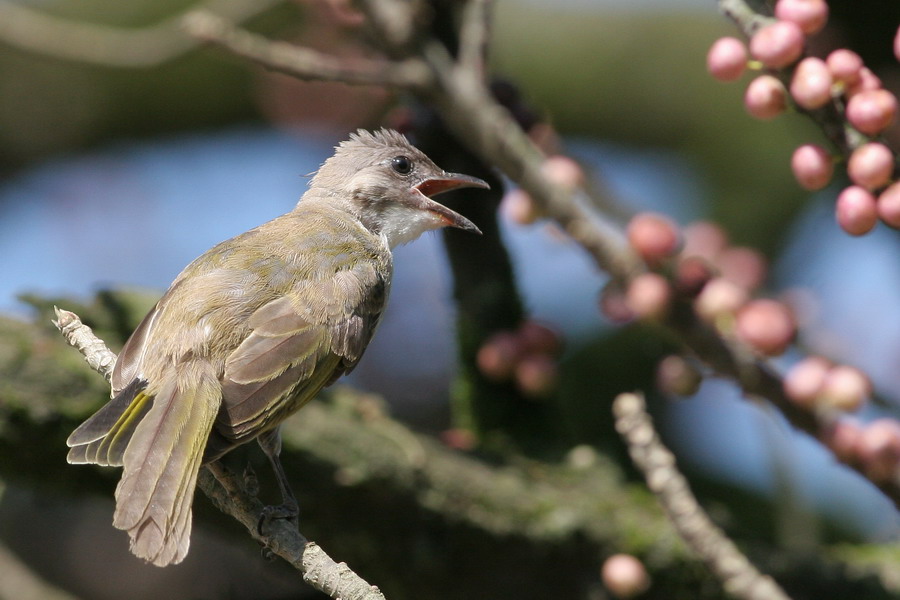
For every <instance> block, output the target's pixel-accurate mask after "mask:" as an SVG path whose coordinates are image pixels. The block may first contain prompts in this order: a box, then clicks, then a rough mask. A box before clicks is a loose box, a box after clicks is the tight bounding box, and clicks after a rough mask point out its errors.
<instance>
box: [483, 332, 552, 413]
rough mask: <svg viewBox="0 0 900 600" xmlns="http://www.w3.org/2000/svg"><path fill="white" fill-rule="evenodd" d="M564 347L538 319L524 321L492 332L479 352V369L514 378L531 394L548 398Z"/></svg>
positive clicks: (495, 378)
mask: <svg viewBox="0 0 900 600" xmlns="http://www.w3.org/2000/svg"><path fill="white" fill-rule="evenodd" d="M561 351H562V340H561V338H560V336H559V334H558V333H557V332H555V331H554V330H552V329H550V328H549V327H547V326H545V325H542V324H540V323H537V322H535V321H525V322H523V323H522V325H521V326H520V327H519V329H518V330H516V331H498V332H497V333H495V334H493V335H492V336H490V337H489V338H488V339H487V340H486V341H485V342H484V344H483V345H482V346H481V348H480V349H479V350H478V355H477V356H476V364H477V365H478V369H479V370H480V371H481V372H482V373H483V374H484V376H485V377H487V378H488V379H491V380H492V381H509V380H513V381H515V383H516V386H517V387H518V388H519V390H520V391H521V392H522V394H524V395H525V396H526V397H528V398H533V399H540V398H545V397H547V396H548V395H550V394H551V393H553V391H554V390H555V389H556V384H557V380H558V375H559V373H558V371H559V369H558V367H557V363H556V359H557V357H558V356H559V354H560V352H561Z"/></svg>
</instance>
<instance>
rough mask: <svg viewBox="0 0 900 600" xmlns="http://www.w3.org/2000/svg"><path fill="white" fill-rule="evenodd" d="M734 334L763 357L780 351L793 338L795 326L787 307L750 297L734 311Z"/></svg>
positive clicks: (785, 347) (783, 349)
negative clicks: (735, 312)
mask: <svg viewBox="0 0 900 600" xmlns="http://www.w3.org/2000/svg"><path fill="white" fill-rule="evenodd" d="M736 331H737V334H738V337H740V338H741V339H742V340H744V342H746V343H747V344H749V345H750V346H752V347H753V348H755V349H756V350H757V351H758V352H760V353H762V354H765V355H767V356H775V355H778V354H781V353H782V352H784V351H785V350H786V349H787V347H788V346H789V345H790V343H791V342H792V341H793V339H794V335H795V333H796V325H795V322H794V316H793V315H792V314H791V311H790V310H789V309H788V307H787V306H785V305H784V304H782V303H781V302H776V301H775V300H769V299H766V298H761V299H759V300H751V301H750V302H748V303H747V304H745V305H744V306H743V308H741V309H740V311H738V314H737V322H736Z"/></svg>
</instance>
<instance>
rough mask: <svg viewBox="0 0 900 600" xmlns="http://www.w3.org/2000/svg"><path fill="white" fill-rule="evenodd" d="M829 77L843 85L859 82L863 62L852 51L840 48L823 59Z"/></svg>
mask: <svg viewBox="0 0 900 600" xmlns="http://www.w3.org/2000/svg"><path fill="white" fill-rule="evenodd" d="M825 64H826V65H828V70H829V71H831V76H832V77H834V79H836V80H837V81H842V82H844V84H845V85H853V84H855V83H856V82H858V81H859V78H860V70H861V69H862V68H863V60H862V58H860V56H859V54H857V53H856V52H854V51H853V50H847V49H846V48H840V49H838V50H835V51H834V52H832V53H831V54H829V55H828V58H826V59H825Z"/></svg>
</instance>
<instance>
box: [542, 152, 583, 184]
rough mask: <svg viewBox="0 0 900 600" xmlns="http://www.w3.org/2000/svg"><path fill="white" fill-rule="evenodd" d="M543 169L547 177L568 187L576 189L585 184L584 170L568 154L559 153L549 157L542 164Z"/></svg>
mask: <svg viewBox="0 0 900 600" xmlns="http://www.w3.org/2000/svg"><path fill="white" fill-rule="evenodd" d="M541 170H542V171H543V172H544V175H545V176H546V177H547V179H549V180H551V181H553V182H554V183H557V184H559V185H561V186H563V187H564V188H566V189H574V188H576V187H578V186H580V185H582V184H584V170H583V169H582V168H581V165H579V164H578V163H577V162H575V161H574V160H572V159H571V158H569V157H568V156H563V155H561V154H557V155H555V156H550V157H548V158H547V159H546V160H545V161H544V164H542V165H541Z"/></svg>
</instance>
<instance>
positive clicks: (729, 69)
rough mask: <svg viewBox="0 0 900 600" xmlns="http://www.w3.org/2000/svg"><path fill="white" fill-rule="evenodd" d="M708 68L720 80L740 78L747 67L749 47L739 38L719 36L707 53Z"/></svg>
mask: <svg viewBox="0 0 900 600" xmlns="http://www.w3.org/2000/svg"><path fill="white" fill-rule="evenodd" d="M706 68H707V70H708V71H709V73H710V75H712V76H713V77H715V78H716V79H718V80H719V81H734V80H736V79H740V77H741V75H743V74H744V69H746V68H747V48H745V47H744V43H743V42H741V41H740V40H739V39H737V38H733V37H723V38H719V39H718V40H716V41H715V43H713V45H712V46H711V47H710V49H709V53H708V54H707V55H706Z"/></svg>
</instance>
